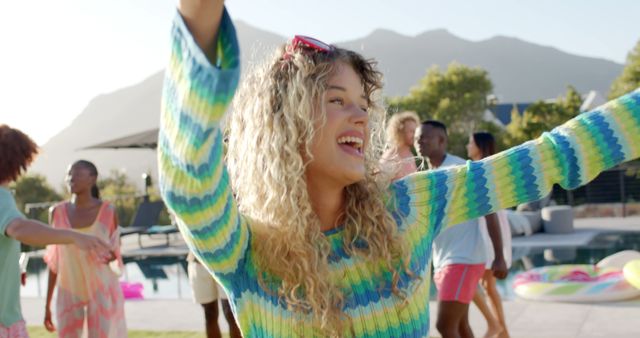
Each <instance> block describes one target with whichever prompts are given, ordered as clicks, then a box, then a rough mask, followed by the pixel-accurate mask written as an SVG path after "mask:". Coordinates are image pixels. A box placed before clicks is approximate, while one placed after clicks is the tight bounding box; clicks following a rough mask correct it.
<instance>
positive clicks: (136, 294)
mask: <svg viewBox="0 0 640 338" xmlns="http://www.w3.org/2000/svg"><path fill="white" fill-rule="evenodd" d="M120 288H121V289H122V294H123V295H124V299H144V296H143V295H142V291H143V290H144V287H143V286H142V283H129V282H124V281H120Z"/></svg>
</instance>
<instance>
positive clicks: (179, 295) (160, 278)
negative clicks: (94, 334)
mask: <svg viewBox="0 0 640 338" xmlns="http://www.w3.org/2000/svg"><path fill="white" fill-rule="evenodd" d="M623 250H637V251H640V232H606V233H602V234H600V235H598V236H596V237H595V238H594V239H593V240H592V241H591V242H590V243H589V244H588V245H586V246H582V247H556V248H554V247H549V248H544V249H543V248H520V247H518V248H514V251H513V264H512V266H511V269H510V270H509V276H508V277H507V278H506V279H505V280H502V281H498V290H499V291H500V293H501V294H502V296H503V298H504V299H514V298H515V297H516V296H515V294H514V292H513V289H512V287H511V285H512V284H513V280H514V279H515V276H516V274H517V273H519V272H522V271H525V270H528V269H531V268H534V267H540V266H548V265H558V264H595V263H597V262H598V261H600V260H601V259H602V258H604V257H607V256H609V255H612V254H614V253H616V252H619V251H623ZM47 274H48V272H47V270H46V265H45V264H44V262H43V261H42V259H39V258H32V259H30V260H29V265H28V267H27V285H26V286H25V287H22V291H21V294H22V295H23V296H27V297H45V296H46V291H47V290H46V287H47V277H48V276H47ZM121 280H123V281H127V282H131V283H136V282H139V283H142V284H143V286H144V291H143V295H144V298H145V299H191V287H190V286H189V279H188V276H187V263H186V260H185V256H169V257H150V258H127V259H125V269H124V273H123V275H122V277H121ZM431 285H432V292H431V294H432V295H431V299H435V294H436V290H435V287H434V285H433V283H431Z"/></svg>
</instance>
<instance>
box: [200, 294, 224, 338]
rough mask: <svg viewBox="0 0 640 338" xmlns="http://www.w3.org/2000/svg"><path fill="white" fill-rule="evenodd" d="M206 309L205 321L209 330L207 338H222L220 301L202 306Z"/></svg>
mask: <svg viewBox="0 0 640 338" xmlns="http://www.w3.org/2000/svg"><path fill="white" fill-rule="evenodd" d="M202 308H203V309H204V321H205V326H206V328H207V338H222V333H220V326H219V325H218V301H217V300H214V301H213V302H211V303H207V304H202Z"/></svg>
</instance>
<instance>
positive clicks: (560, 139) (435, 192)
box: [158, 12, 640, 337]
mask: <svg viewBox="0 0 640 338" xmlns="http://www.w3.org/2000/svg"><path fill="white" fill-rule="evenodd" d="M172 34H173V44H172V54H171V59H170V64H169V66H168V68H167V71H166V79H165V86H164V92H163V100H162V121H161V129H160V134H159V140H160V142H159V149H158V150H159V154H158V158H159V168H160V185H161V191H162V195H163V198H164V200H165V201H166V203H167V205H168V207H169V208H170V209H171V211H172V213H174V214H175V215H176V218H177V223H178V226H179V228H180V231H181V232H182V235H183V236H184V238H185V240H186V242H187V243H188V245H189V247H190V249H191V250H192V251H193V252H194V253H195V254H196V255H197V256H198V258H199V259H200V260H201V261H202V262H203V263H204V264H205V265H206V266H207V268H208V269H209V270H210V271H211V272H212V273H213V274H214V275H215V277H216V278H217V279H218V280H219V281H220V282H221V284H222V285H223V286H224V287H225V289H226V290H227V291H228V294H229V297H230V299H231V303H232V306H233V308H234V310H235V312H236V315H237V320H238V322H239V325H240V328H241V330H242V332H243V334H244V335H245V336H246V337H294V336H304V337H310V336H315V335H316V334H315V333H314V332H316V331H313V329H312V324H311V320H310V318H307V317H305V316H304V315H299V314H295V313H292V312H291V311H289V310H287V307H286V305H284V304H283V301H282V300H280V299H278V298H277V296H276V295H274V294H273V293H270V292H265V291H264V290H263V289H262V288H261V287H260V286H259V284H258V280H257V277H256V275H257V273H258V272H257V269H256V265H255V257H254V254H255V253H254V252H253V251H252V249H251V248H252V246H251V240H252V233H251V229H250V227H249V224H248V222H247V220H246V219H245V218H244V217H243V216H242V215H241V214H239V212H238V209H237V205H236V202H235V201H234V198H233V196H232V192H231V189H230V186H229V175H228V173H227V171H226V169H225V165H224V163H223V139H222V135H221V131H220V128H219V127H218V124H219V121H220V118H221V117H222V115H223V113H224V112H225V109H226V107H227V105H228V103H229V102H230V100H231V99H232V97H233V95H234V91H235V88H236V86H237V83H238V81H239V64H240V62H239V51H238V41H237V39H236V34H235V29H234V27H233V25H232V23H231V20H230V18H229V16H228V15H227V13H226V12H225V14H224V15H223V20H222V24H221V27H220V33H219V37H218V43H217V57H218V60H217V64H215V65H211V63H210V62H209V61H208V60H207V58H206V57H205V55H204V53H203V52H202V51H201V50H200V49H199V48H198V47H197V45H196V44H195V42H194V40H193V38H192V37H191V35H190V33H189V31H188V30H187V28H186V26H185V24H184V22H183V20H182V18H181V17H180V15H177V18H176V20H175V24H174V28H173V31H172ZM639 155H640V91H636V92H635V93H632V94H630V95H627V96H624V97H621V98H619V99H617V100H614V101H612V102H609V103H608V104H606V105H604V106H602V107H600V108H598V109H596V110H595V111H592V112H589V113H584V114H581V115H580V116H578V117H577V118H575V119H573V120H571V121H569V122H567V123H566V124H564V125H562V126H560V127H558V128H556V129H554V130H553V131H551V132H550V133H545V134H544V135H542V136H541V137H540V138H538V139H536V140H534V141H530V142H527V143H524V144H522V145H520V146H518V147H515V148H512V149H509V150H507V151H504V152H502V153H499V154H497V155H495V156H492V157H490V158H487V159H485V160H482V161H479V162H467V164H466V165H463V166H459V167H454V168H450V169H444V170H437V171H431V172H420V173H417V174H413V175H410V176H408V177H406V178H404V179H402V180H399V181H396V182H394V183H393V184H392V185H391V186H390V187H389V189H390V193H391V196H392V200H393V201H394V202H393V203H390V205H391V206H390V209H391V210H389V212H390V213H391V214H392V215H393V217H394V218H395V220H396V222H397V224H398V227H399V231H400V232H401V234H402V235H403V236H406V243H408V245H409V248H408V249H409V250H410V252H411V253H412V255H411V262H410V268H411V270H412V271H413V272H414V273H416V274H417V275H418V276H420V277H421V280H422V282H419V283H416V284H417V287H408V283H410V282H411V283H413V281H414V280H411V279H410V278H409V277H408V276H406V275H402V276H401V279H400V287H403V288H406V292H407V296H408V297H407V299H408V303H407V304H403V303H402V301H401V300H400V299H399V298H398V297H396V296H394V295H393V294H392V293H391V292H390V291H389V290H390V285H391V280H390V274H388V273H387V274H383V275H382V276H380V275H376V276H379V277H374V275H373V273H372V271H373V269H372V267H373V266H374V265H375V263H376V262H369V261H367V260H366V259H365V258H363V257H360V256H352V257H350V256H349V255H348V254H346V253H345V250H344V248H343V243H342V236H343V234H342V230H341V229H336V230H333V231H329V232H327V233H325V235H326V236H327V237H328V238H329V241H330V242H331V243H332V254H331V255H330V259H329V264H330V270H331V274H330V276H341V277H340V278H337V277H336V278H335V279H336V280H335V281H333V282H335V283H337V285H339V286H340V287H341V289H342V290H343V293H344V295H345V297H346V300H345V303H344V306H343V310H344V312H345V313H346V314H348V315H349V317H350V318H351V321H352V328H351V330H352V331H351V332H353V333H355V335H356V336H357V337H427V336H428V333H429V280H430V269H429V266H428V262H429V258H430V254H431V245H432V243H433V238H434V237H435V236H436V235H437V234H438V232H439V231H440V230H441V229H442V228H443V227H446V226H448V225H452V224H457V223H461V222H463V221H465V220H468V219H472V218H476V217H479V216H482V215H485V214H487V213H490V212H493V211H496V210H501V209H504V208H508V207H511V206H514V205H516V204H518V203H523V202H526V201H530V200H535V199H539V198H541V197H542V196H545V195H546V194H547V193H548V192H549V191H550V189H551V188H552V185H553V184H555V183H557V184H560V185H561V186H563V187H565V188H567V189H572V188H575V187H578V186H579V185H582V184H585V183H587V182H588V181H590V180H591V179H593V178H594V177H595V176H596V175H597V174H598V173H600V172H601V171H602V170H605V169H607V168H610V167H612V166H614V165H616V164H618V163H620V162H623V161H627V160H630V159H633V158H636V157H638V156H639ZM283 184H284V182H283ZM329 278H333V277H329ZM381 285H382V287H381ZM345 335H346V334H345Z"/></svg>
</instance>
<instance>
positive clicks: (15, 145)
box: [0, 124, 110, 338]
mask: <svg viewBox="0 0 640 338" xmlns="http://www.w3.org/2000/svg"><path fill="white" fill-rule="evenodd" d="M37 153H38V147H37V146H36V144H35V143H34V142H33V140H31V139H30V138H29V137H28V136H27V135H25V134H24V133H22V132H21V131H20V130H18V129H14V128H11V127H9V126H7V125H4V124H3V125H0V285H1V286H2V287H0V338H5V337H11V338H21V337H28V334H27V329H26V326H25V322H24V320H23V319H22V314H21V310H20V267H19V264H18V260H19V256H20V242H22V243H25V244H29V245H33V246H44V245H47V244H75V245H76V247H78V248H79V249H82V250H83V251H85V252H92V253H94V254H95V255H96V258H97V259H98V260H99V261H106V259H107V258H108V257H109V256H110V252H109V246H108V245H107V244H106V243H105V242H104V241H102V240H100V239H98V238H96V237H94V236H90V235H85V234H81V233H78V232H75V231H72V230H67V229H64V230H63V229H51V228H50V227H48V226H47V225H45V224H43V223H40V222H38V221H35V220H30V219H26V218H25V217H24V215H23V214H22V213H20V211H19V210H18V208H17V206H16V202H15V199H14V198H13V195H12V194H11V191H9V184H10V183H11V182H14V181H15V180H17V179H18V177H20V175H21V174H22V172H23V171H24V170H25V169H27V167H28V166H29V164H30V163H31V162H32V161H33V159H34V158H35V156H36V154H37Z"/></svg>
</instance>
